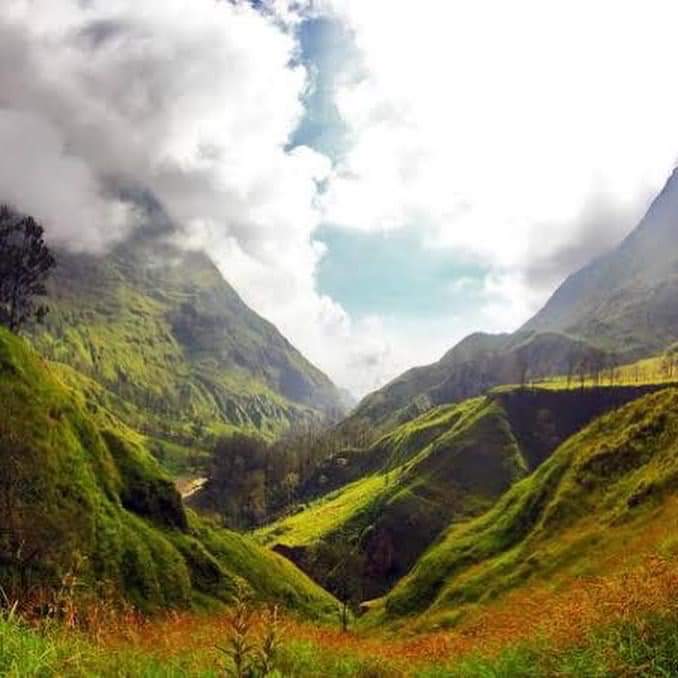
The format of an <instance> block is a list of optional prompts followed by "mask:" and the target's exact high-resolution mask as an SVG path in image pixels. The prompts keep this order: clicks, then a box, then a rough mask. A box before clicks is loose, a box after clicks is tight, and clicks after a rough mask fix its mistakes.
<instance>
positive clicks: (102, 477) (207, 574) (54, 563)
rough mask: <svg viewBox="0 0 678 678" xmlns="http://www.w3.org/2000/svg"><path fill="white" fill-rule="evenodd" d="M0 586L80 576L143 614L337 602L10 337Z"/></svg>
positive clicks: (1, 377) (2, 346) (321, 609)
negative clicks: (241, 593) (189, 502)
mask: <svg viewBox="0 0 678 678" xmlns="http://www.w3.org/2000/svg"><path fill="white" fill-rule="evenodd" d="M0 406H1V407H2V411H3V417H2V420H0V453H1V454H2V467H3V469H2V474H1V477H0V515H1V517H2V520H1V522H0V525H1V528H0V580H1V581H2V585H3V589H4V590H5V592H6V593H8V594H10V593H13V592H14V591H20V592H24V593H25V592H26V591H29V590H34V589H35V587H36V586H38V587H39V586H48V587H49V586H54V585H56V584H58V583H59V581H60V580H61V578H62V577H63V575H64V574H66V573H69V572H77V574H78V577H79V578H80V579H81V581H82V583H83V584H84V585H86V586H87V587H89V588H91V589H93V590H97V587H98V586H106V587H112V588H113V589H114V590H116V591H117V592H119V593H120V594H121V595H122V596H124V597H125V598H128V599H129V600H131V601H132V602H134V603H135V604H137V605H138V606H140V607H141V608H143V609H154V608H159V607H168V606H186V605H190V604H192V603H205V602H207V601H209V600H214V601H217V600H228V599H229V597H230V596H231V595H232V593H233V591H234V587H235V585H236V581H237V580H239V579H240V580H243V581H244V582H246V583H247V584H249V587H250V588H251V589H252V591H253V592H254V593H255V594H257V595H258V596H259V597H262V598H266V599H276V600H279V601H280V602H283V603H285V604H287V605H289V606H291V607H294V608H297V609H299V610H301V611H304V612H307V613H313V614H323V613H325V612H326V611H328V610H329V609H331V607H332V599H331V598H330V596H328V595H327V594H326V593H325V592H324V591H322V589H320V588H319V587H317V586H316V585H315V584H313V583H312V582H311V581H310V580H308V579H307V578H306V577H305V576H304V575H302V574H301V573H300V572H299V571H298V570H297V569H296V568H294V566H292V565H291V564H290V563H289V562H287V561H285V560H284V559H282V558H280V557H278V556H276V555H275V554H272V553H270V552H267V551H265V550H263V549H261V548H259V547H258V546H256V545H255V544H254V543H253V542H251V541H250V540H248V539H247V538H244V537H241V536H239V535H236V534H233V533H230V532H227V531H225V530H215V529H212V528H210V527H209V526H207V525H206V524H203V523H202V522H201V521H200V520H199V519H198V518H196V517H195V516H193V515H191V514H188V513H187V512H186V511H185V510H184V507H183V506H182V503H181V499H180V497H179V495H178V493H177V491H176V489H175V487H174V484H173V483H172V482H171V481H170V479H169V478H168V477H167V476H166V475H165V474H164V473H163V472H162V470H161V469H160V468H159V467H158V464H157V462H155V461H154V459H153V458H152V457H151V455H150V454H149V452H148V450H147V449H146V446H145V443H146V439H145V438H144V437H143V436H141V435H139V434H137V433H135V432H134V431H132V430H131V429H129V428H128V427H127V426H125V425H124V424H122V423H121V422H120V421H119V420H118V419H117V418H116V417H115V416H113V415H112V414H111V413H110V412H108V411H106V410H104V409H102V408H100V407H97V406H96V405H94V404H92V403H91V402H89V401H87V400H86V399H85V398H84V397H83V395H82V394H81V393H79V392H77V391H73V390H72V389H70V388H68V387H67V386H66V385H65V384H64V383H63V382H62V381H61V380H60V379H59V370H55V369H53V368H52V367H50V365H49V364H48V363H46V362H45V361H44V360H43V359H41V358H39V356H38V354H37V353H35V352H34V351H33V349H32V348H31V347H29V345H28V344H27V343H26V342H25V341H24V340H22V339H19V338H17V337H15V336H13V335H11V334H9V333H8V332H6V331H5V330H2V329H0Z"/></svg>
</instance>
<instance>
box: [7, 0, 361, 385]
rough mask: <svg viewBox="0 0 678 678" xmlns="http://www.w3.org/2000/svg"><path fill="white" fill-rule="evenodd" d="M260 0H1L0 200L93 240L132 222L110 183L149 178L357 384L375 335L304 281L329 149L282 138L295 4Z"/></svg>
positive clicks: (311, 261) (287, 129)
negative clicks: (359, 351) (253, 1)
mask: <svg viewBox="0 0 678 678" xmlns="http://www.w3.org/2000/svg"><path fill="white" fill-rule="evenodd" d="M268 4H269V10H270V11H269V12H263V13H262V12H258V11H256V10H255V9H253V8H252V7H251V6H250V4H249V3H248V2H241V3H229V2H214V1H213V0H145V1H144V2H139V1H138V0H90V1H88V2H81V1H80V0H50V2H48V3H44V2H43V3H38V2H36V0H4V2H3V3H2V5H1V6H0V59H1V60H2V63H3V64H11V66H12V68H4V69H2V72H0V144H2V148H3V153H2V155H1V156H0V200H6V201H10V202H12V203H13V204H14V205H15V206H16V207H18V208H19V209H23V210H25V211H28V212H30V213H32V214H34V215H35V216H37V217H38V218H40V219H41V220H42V221H43V222H44V223H45V225H46V226H47V228H48V235H49V237H50V238H51V239H52V240H53V241H55V242H58V243H59V244H62V245H66V246H68V247H70V248H72V249H75V250H88V251H94V252H99V251H105V250H106V249H107V248H108V247H110V246H111V245H112V244H114V243H115V242H118V241H120V240H121V239H123V238H124V237H126V236H127V235H128V234H129V233H130V231H132V230H133V229H134V228H135V227H136V226H137V224H136V223H135V221H134V210H131V209H127V208H126V207H125V206H124V204H123V203H121V202H120V200H119V199H117V198H115V197H113V193H112V191H111V188H112V187H113V186H115V185H121V184H122V185H124V186H131V187H139V188H142V189H144V190H147V191H149V192H150V193H151V194H152V195H153V196H154V197H155V198H156V199H158V200H159V201H160V203H161V204H162V206H163V208H164V209H165V210H166V211H167V213H168V214H169V216H170V217H171V218H172V219H173V221H174V222H175V223H176V224H177V225H178V226H179V228H180V233H179V234H178V235H177V236H176V237H177V239H178V240H179V241H181V242H182V243H184V244H185V245H186V246H189V247H200V248H203V249H204V250H205V251H207V252H208V253H209V254H210V255H211V256H212V257H213V258H214V260H215V261H216V262H217V264H218V265H219V267H220V269H221V270H222V272H223V273H224V276H225V277H226V278H227V279H228V280H229V281H230V282H231V283H232V284H233V285H234V286H235V287H236V289H237V290H238V291H239V292H240V293H241V294H242V296H243V297H244V299H245V301H246V302H248V303H249V304H250V305H252V306H253V307H254V308H255V309H256V310H257V311H258V312H260V313H262V314H263V315H264V316H266V317H267V318H269V319H271V320H272V321H273V322H274V323H275V324H276V325H278V326H279V327H280V329H281V330H282V331H283V332H284V333H285V334H286V335H287V336H288V337H289V338H290V339H291V341H292V342H293V343H294V344H295V345H296V346H298V347H299V348H300V349H301V350H302V352H304V353H305V354H306V355H307V356H308V357H309V358H311V359H312V360H313V361H314V362H316V363H317V364H319V366H320V367H322V368H324V369H326V370H327V371H329V372H330V374H331V376H332V377H334V378H335V379H336V380H337V381H339V382H340V383H343V384H347V385H349V386H352V387H354V386H355V382H354V377H353V374H354V372H356V371H355V370H353V369H352V368H351V367H350V363H351V361H352V360H353V357H352V353H351V352H352V350H353V349H354V348H355V347H358V346H359V345H360V343H361V341H363V337H365V339H364V340H365V341H366V342H367V344H368V345H370V342H371V338H368V337H366V336H365V335H364V334H362V333H361V330H360V328H359V327H357V328H356V327H354V324H353V323H352V322H351V319H350V318H349V317H348V315H347V314H346V313H345V311H344V310H343V309H342V308H341V307H340V306H339V305H338V304H337V303H335V302H334V301H332V300H331V299H329V298H327V297H324V296H322V295H319V294H318V293H317V292H316V289H315V270H316V266H317V263H318V259H319V257H320V256H321V255H322V249H321V247H320V246H319V245H318V244H315V243H314V242H313V239H312V234H313V231H314V229H315V228H316V227H317V225H318V222H319V217H320V214H319V211H318V209H317V207H316V198H317V183H316V182H317V181H320V180H322V179H324V178H326V177H327V176H328V174H329V172H330V170H331V166H330V162H329V160H328V159H327V158H326V157H324V156H322V155H320V154H319V153H316V152H314V151H312V150H311V149H309V148H304V147H300V148H296V149H294V150H289V149H288V147H287V145H288V142H289V139H290V137H291V135H292V133H293V132H294V130H295V129H296V127H297V125H298V123H299V121H300V119H301V116H302V115H303V113H304V106H303V96H304V94H305V92H306V89H307V87H308V86H309V79H308V74H307V72H306V70H305V69H304V68H303V67H302V66H300V65H295V64H298V58H297V57H298V49H299V45H298V44H297V41H296V38H295V36H294V33H293V31H292V30H290V26H291V25H292V26H293V25H295V24H296V23H297V22H298V21H299V14H298V12H297V11H296V10H294V8H291V5H290V3H287V2H282V1H281V0H272V1H271V2H269V3H268ZM292 4H293V3H292ZM370 350H371V349H370ZM359 377H360V379H362V378H363V374H362V373H361V374H359Z"/></svg>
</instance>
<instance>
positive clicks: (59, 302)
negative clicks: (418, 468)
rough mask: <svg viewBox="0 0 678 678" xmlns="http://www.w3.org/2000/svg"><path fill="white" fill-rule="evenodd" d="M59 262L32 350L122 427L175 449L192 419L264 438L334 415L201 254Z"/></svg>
mask: <svg viewBox="0 0 678 678" xmlns="http://www.w3.org/2000/svg"><path fill="white" fill-rule="evenodd" d="M163 247H164V248H165V249H166V251H165V252H163V253H162V256H160V255H159V250H160V249H162V248H163ZM58 260H59V266H58V268H57V269H56V272H55V277H54V280H53V281H52V282H51V283H50V289H49V303H50V308H51V312H50V314H49V316H48V318H47V321H46V323H45V324H44V326H41V328H40V329H39V330H36V332H35V335H34V339H35V342H36V346H37V347H38V349H39V351H40V352H41V353H42V354H43V355H44V356H45V357H47V358H48V359H49V360H50V361H52V362H54V363H57V364H59V365H62V366H64V368H63V373H64V378H67V379H68V380H69V381H70V382H71V383H72V384H73V385H75V386H77V387H78V388H86V389H87V392H88V395H89V397H90V400H91V401H92V402H94V403H97V404H99V405H102V406H104V407H106V408H107V409H108V410H111V411H113V412H115V414H116V415H117V416H118V417H120V418H122V419H123V420H125V421H126V422H127V423H128V424H129V425H130V426H132V427H133V428H137V429H141V428H143V430H144V431H145V432H146V433H148V434H149V435H151V436H153V437H159V438H161V439H164V440H170V441H172V442H179V443H182V441H183V443H182V444H186V442H187V441H190V440H192V439H194V438H196V437H198V438H199V437H200V436H197V435H196V431H195V424H196V422H200V423H201V428H202V431H201V435H202V436H204V435H205V434H211V435H219V434H221V433H224V432H228V431H229V430H233V429H234V428H235V429H238V430H256V431H258V432H259V433H261V434H262V435H264V436H267V437H274V436H277V435H279V434H280V433H281V432H283V431H285V430H287V429H288V428H289V427H290V425H291V424H294V423H297V422H300V421H306V420H309V419H315V418H321V417H323V416H325V415H327V414H328V413H329V412H330V411H332V412H333V413H334V414H336V411H339V410H340V409H341V406H340V394H339V393H338V391H337V389H335V387H334V386H333V385H332V384H331V382H330V381H329V379H328V378H327V377H326V376H325V375H324V374H322V373H321V372H320V371H319V370H317V369H316V368H315V367H314V366H313V365H311V364H310V363H309V362H308V361H306V360H305V359H304V358H303V356H302V355H301V354H300V353H299V352H298V351H296V350H295V349H294V347H292V346H291V345H290V344H289V343H288V342H287V341H286V340H285V339H284V337H282V336H281V335H280V334H279V333H278V332H277V330H276V329H275V328H274V327H273V326H272V325H271V324H270V323H268V322H267V321H265V320H264V319H262V318H260V317H259V316H257V315H256V314H255V313H254V312H253V311H252V310H251V309H249V308H248V307H247V306H246V305H245V304H244V303H243V302H242V300H241V299H240V298H239V297H238V295H237V294H236V293H235V291H234V290H233V289H232V288H231V287H230V286H229V285H228V283H226V282H225V281H224V280H223V278H222V277H221V275H220V273H219V272H218V270H217V269H216V268H215V267H214V265H213V264H212V263H211V262H210V261H209V259H207V258H206V257H204V256H201V255H197V254H185V253H181V252H178V251H176V250H172V248H171V247H169V246H166V245H165V246H164V245H161V244H159V243H157V242H153V243H145V242H143V241H139V242H133V243H129V244H127V245H124V246H122V247H121V248H119V250H116V251H114V252H113V253H111V254H109V255H108V256H106V257H104V258H92V257H89V256H87V255H71V254H67V253H65V252H61V253H59V256H58ZM67 367H70V368H72V370H71V371H70V373H68V374H66V373H67V369H66V368H67ZM86 378H89V381H90V382H95V383H96V384H98V385H99V386H100V387H103V388H104V389H105V392H104V391H103V390H102V389H101V388H99V389H96V388H95V387H94V386H93V385H92V383H89V384H86V383H85V379H86Z"/></svg>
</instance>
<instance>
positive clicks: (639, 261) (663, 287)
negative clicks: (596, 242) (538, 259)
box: [522, 168, 678, 355]
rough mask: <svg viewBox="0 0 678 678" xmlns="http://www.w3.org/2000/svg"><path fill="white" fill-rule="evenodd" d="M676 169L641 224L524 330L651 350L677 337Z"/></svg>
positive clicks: (570, 280) (572, 280)
mask: <svg viewBox="0 0 678 678" xmlns="http://www.w3.org/2000/svg"><path fill="white" fill-rule="evenodd" d="M676 300H678V168H677V169H676V170H674V172H673V174H672V175H671V177H670V179H669V180H668V182H667V183H666V185H665V187H664V189H663V190H662V191H661V193H660V194H659V195H658V196H657V198H656V199H655V200H654V202H653V203H652V204H651V206H650V208H649V209H648V211H647V213H646V215H645V216H644V218H643V220H642V221H641V222H640V224H639V225H638V227H637V228H636V229H635V230H634V231H633V232H632V233H631V234H630V235H629V236H628V237H627V238H626V239H625V240H624V241H623V242H622V243H621V244H620V245H619V246H618V247H617V248H616V249H614V250H613V251H611V252H609V253H608V254H606V255H604V256H602V257H600V258H599V259H596V260H595V261H593V262H591V263H590V264H589V265H588V266H586V267H584V268H583V269H582V270H580V271H578V272H577V273H574V274H573V275H571V276H570V277H569V278H568V279H567V280H566V281H565V282H564V283H563V284H562V285H561V286H560V287H559V288H558V289H557V290H556V292H555V293H554V294H553V296H552V297H551V299H550V300H549V301H548V302H547V304H546V306H544V308H543V309H542V310H541V311H539V313H537V315H536V316H535V317H534V318H532V319H531V320H530V321H529V322H528V323H526V325H525V326H524V327H523V328H522V329H523V331H534V332H543V331H557V332H564V333H566V334H569V335H571V336H576V337H580V338H582V339H586V340H587V341H591V342H592V343H595V344H596V345H598V346H600V347H602V348H606V349H610V350H614V351H617V352H624V353H632V354H634V355H648V354H650V353H653V352H657V351H660V350H662V349H664V348H666V347H667V346H668V345H670V344H672V343H673V342H675V341H677V340H678V304H677V303H676Z"/></svg>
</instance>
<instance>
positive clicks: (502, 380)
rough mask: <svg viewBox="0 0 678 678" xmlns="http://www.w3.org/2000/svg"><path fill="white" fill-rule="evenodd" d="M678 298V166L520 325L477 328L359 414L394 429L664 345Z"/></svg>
mask: <svg viewBox="0 0 678 678" xmlns="http://www.w3.org/2000/svg"><path fill="white" fill-rule="evenodd" d="M677 302H678V169H677V170H675V171H674V173H673V175H672V176H671V178H670V179H669V181H668V182H667V184H666V186H665V187H664V189H663V190H662V191H661V193H660V194H659V195H658V196H657V198H656V199H655V201H654V202H653V203H652V205H651V206H650V208H649V210H648V212H647V214H646V215H645V217H644V218H643V220H642V221H641V222H640V224H639V225H638V226H637V228H636V229H635V230H634V231H633V232H632V233H631V234H630V235H629V236H628V237H627V238H626V239H625V240H624V241H623V242H622V243H621V244H620V245H619V246H618V247H617V248H615V249H614V250H613V251H611V252H610V253H608V254H607V255H605V256H603V257H601V258H599V259H597V260H595V261H593V262H592V263H591V264H589V265H588V266H586V267H585V268H583V269H582V270H581V271H579V272H577V273H575V274H573V275H571V276H570V277H569V278H568V279H567V280H566V281H565V282H564V283H563V284H562V285H561V286H560V288H559V289H558V290H557V291H556V292H555V293H554V294H553V296H552V297H551V299H550V300H549V301H548V303H547V304H546V305H545V307H544V308H543V309H542V310H541V311H540V312H539V313H537V315H536V316H535V317H534V318H532V319H531V320H530V321H529V322H527V323H526V324H525V325H524V326H523V327H522V328H521V329H520V330H518V332H516V333H515V334H513V335H497V336H492V335H487V334H481V333H478V334H472V335H470V336H469V337H467V338H466V339H464V340H463V341H462V342H460V343H459V344H458V345H457V346H455V347H454V348H453V349H452V350H450V351H449V352H448V353H447V354H446V355H445V356H443V358H441V360H439V361H438V362H437V363H434V364H432V365H428V366H424V367H417V368H414V369H411V370H409V371H407V372H405V373H404V374H403V375H401V376H400V377H398V378H397V379H394V380H393V381H392V382H390V383H389V384H387V385H386V386H384V387H383V388H382V389H380V390H378V391H376V392H375V393H373V394H370V395H368V396H367V397H366V398H365V399H363V401H362V402H361V403H360V404H359V406H358V407H357V408H356V410H355V411H354V412H353V414H352V416H353V417H355V418H362V419H366V420H367V421H369V422H371V423H373V424H377V425H380V426H383V427H385V428H388V427H391V426H393V425H395V424H398V423H400V422H402V421H406V420H408V419H411V418H412V417H413V416H416V415H417V414H419V413H421V412H423V411H425V410H426V409H428V408H430V407H432V406H434V405H437V404H441V403H445V402H458V401H459V400H462V399H464V398H468V397H473V396H476V395H479V394H481V393H482V392H483V391H484V390H485V389H487V388H488V387H492V386H496V385H499V384H512V383H513V384H516V383H521V382H522V380H523V379H540V378H543V377H546V376H550V375H555V374H565V373H567V372H571V371H572V370H573V369H586V370H589V371H592V370H595V369H598V368H600V367H601V366H602V365H604V364H605V363H608V364H610V363H614V364H617V363H619V362H629V361H631V360H632V359H637V358H641V357H647V356H650V355H653V354H656V353H659V352H661V351H663V350H665V349H666V348H668V347H669V346H671V345H672V344H673V343H675V342H676V340H678V303H677Z"/></svg>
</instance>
